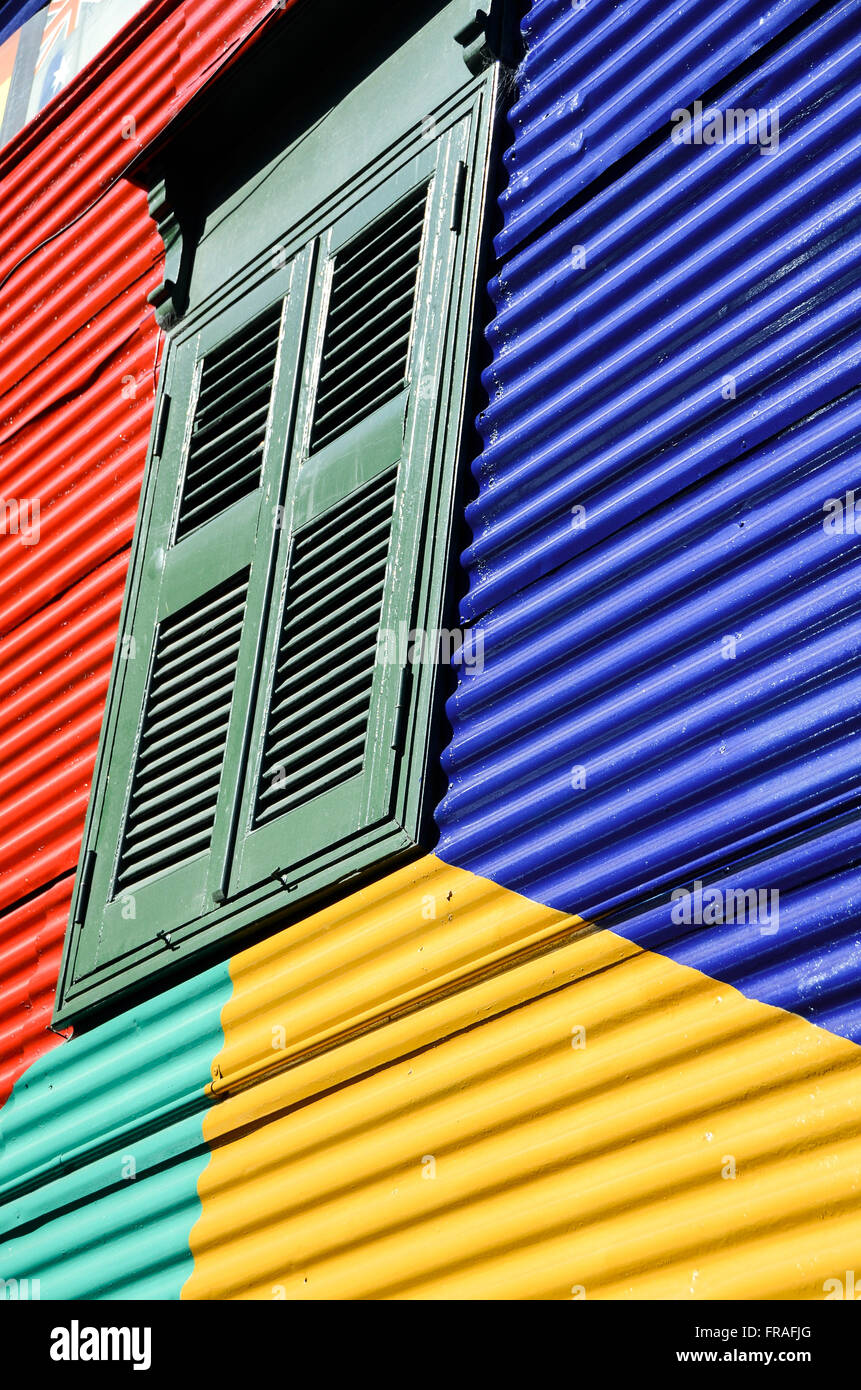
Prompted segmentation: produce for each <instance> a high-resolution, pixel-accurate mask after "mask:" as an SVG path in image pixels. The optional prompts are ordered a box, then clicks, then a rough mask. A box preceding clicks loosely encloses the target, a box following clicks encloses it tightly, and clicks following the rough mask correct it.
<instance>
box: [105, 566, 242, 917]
mask: <svg viewBox="0 0 861 1390" xmlns="http://www.w3.org/2000/svg"><path fill="white" fill-rule="evenodd" d="M247 592H248V570H244V571H242V572H241V573H240V574H237V575H234V576H233V577H232V578H231V579H229V580H227V581H225V583H224V584H222V585H220V586H219V588H218V589H217V590H215V591H214V592H213V591H210V592H209V593H206V594H204V595H203V596H202V597H201V598H199V599H196V600H195V601H194V603H191V604H188V606H187V607H186V608H184V609H182V610H181V611H180V612H179V613H176V614H174V616H173V617H171V618H167V619H165V621H164V622H162V623H161V625H160V627H159V630H158V634H157V637H156V646H155V656H154V658H153V668H152V675H151V679H150V685H149V691H148V693H147V700H146V706H145V709H144V716H143V725H142V730H141V737H140V744H139V748H138V755H137V760H136V762H135V771H134V777H133V779H132V790H131V797H130V801H129V810H128V813H127V817H126V823H125V827H124V831H123V840H122V845H121V848H120V856H119V864H118V867H117V876H116V885H115V887H116V891H117V892H119V891H122V890H125V889H128V888H131V887H133V886H134V885H135V884H137V883H139V882H141V880H142V879H144V878H147V877H149V876H150V875H151V874H154V873H164V872H165V871H166V870H168V869H173V868H176V867H177V866H178V865H179V864H181V863H183V862H184V861H185V860H186V859H188V858H190V857H191V856H192V855H194V854H197V853H199V852H200V851H201V850H204V849H207V848H208V847H209V843H210V838H211V835H212V827H213V824H214V821H215V809H216V802H217V800H218V789H219V784H220V781H221V767H222V762H223V759H224V745H225V741H226V738H227V726H228V721H229V718H230V705H231V701H232V698H233V687H234V683H235V680H236V667H237V659H238V655H239V638H238V629H237V623H236V618H237V614H238V613H239V614H241V613H242V612H243V611H244V606H245V599H246V595H247ZM180 655H181V656H182V658H183V660H184V670H183V680H182V682H181V684H179V685H178V683H177V658H178V657H179V656H180Z"/></svg>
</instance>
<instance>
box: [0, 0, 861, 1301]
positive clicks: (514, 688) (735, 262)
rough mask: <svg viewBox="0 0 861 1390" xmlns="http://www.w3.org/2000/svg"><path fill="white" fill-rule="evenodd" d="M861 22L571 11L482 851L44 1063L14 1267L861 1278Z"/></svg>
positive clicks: (544, 19) (464, 800) (512, 446)
mask: <svg viewBox="0 0 861 1390" xmlns="http://www.w3.org/2000/svg"><path fill="white" fill-rule="evenodd" d="M857 11H858V6H857V5H851V6H850V5H846V4H844V5H828V6H824V5H819V6H810V5H802V4H789V3H785V4H780V3H778V4H775V5H774V6H772V8H771V9H770V10H769V11H768V12H767V13H765V14H757V13H756V12H755V11H754V10H753V7H752V6H750V5H746V4H741V3H728V4H725V5H723V6H719V7H718V9H717V10H716V11H715V10H714V9H713V8H709V9H707V8H706V6H705V5H704V4H697V5H693V6H685V7H683V8H682V9H679V8H678V7H676V8H671V7H666V8H663V7H662V8H660V9H658V10H655V8H654V7H647V6H646V5H645V4H637V3H632V4H630V5H627V6H624V7H621V6H620V7H615V6H613V5H611V4H609V3H606V4H603V3H601V0H589V3H588V4H587V5H586V6H585V7H584V8H583V9H581V10H577V9H574V8H573V7H572V6H571V5H570V3H568V0H553V3H550V0H535V3H534V4H533V6H532V10H531V12H530V16H529V18H528V20H527V23H526V26H525V28H526V36H527V41H528V56H527V59H526V62H525V65H524V68H523V72H522V82H523V91H522V96H521V99H520V101H519V102H518V104H517V107H516V108H515V112H514V122H515V132H516V137H515V144H514V149H513V151H512V154H511V156H510V162H511V170H512V175H513V177H512V182H511V185H510V188H509V190H508V192H507V193H506V195H505V197H504V199H503V202H504V208H505V216H506V222H505V228H504V230H503V232H502V234H501V236H500V238H499V242H498V250H499V252H500V256H501V263H500V272H499V274H498V276H497V277H496V279H495V281H494V285H493V293H494V298H495V301H496V305H497V314H496V318H495V320H494V323H493V325H492V326H491V329H490V338H491V343H492V346H493V350H494V360H493V364H492V366H491V367H490V369H489V371H488V374H487V385H488V391H489V396H490V401H491V404H490V405H489V407H488V409H487V411H486V412H485V414H484V418H483V421H482V427H483V430H484V439H485V448H484V452H483V454H482V457H481V459H480V460H479V461H478V463H477V465H476V472H477V476H478V479H479V496H478V499H477V501H476V502H475V503H474V504H473V506H472V507H471V508H470V519H471V521H472V524H473V527H474V536H475V538H474V542H473V545H472V546H471V547H470V550H469V551H468V553H467V556H466V560H467V563H468V566H469V568H470V591H469V594H468V597H467V599H466V600H465V605H464V617H465V620H467V621H475V622H477V623H478V625H479V626H480V627H481V629H482V631H483V633H484V636H485V647H484V657H485V667H484V670H483V671H482V672H481V673H480V674H475V675H472V676H470V677H468V678H465V679H464V680H463V681H462V683H461V686H460V689H459V690H458V693H457V695H456V696H455V698H454V699H453V701H452V703H451V707H450V708H451V716H452V723H453V726H454V737H453V741H452V744H451V748H450V750H449V752H448V754H447V759H446V761H447V767H448V769H449V771H450V774H451V779H452V780H451V788H450V792H449V794H448V796H447V798H446V800H445V802H444V803H443V806H442V807H441V809H440V813H439V819H440V824H441V828H442V857H441V858H437V857H435V856H427V857H426V858H424V859H422V860H420V861H418V863H416V864H413V865H410V866H408V867H407V868H404V869H401V870H399V871H397V872H396V873H394V874H390V875H388V876H386V877H384V878H383V879H381V880H380V881H379V882H378V883H376V884H374V885H372V886H370V887H367V888H365V889H363V890H361V891H360V892H358V893H355V894H353V895H351V896H350V897H348V898H346V899H345V900H343V901H342V902H339V903H336V904H334V905H333V906H332V907H329V908H327V909H325V910H324V911H323V912H320V913H316V914H314V915H313V916H311V917H309V918H308V919H306V920H305V921H303V922H300V923H298V924H295V925H293V926H291V927H290V928H288V929H287V930H286V931H283V932H281V933H278V934H277V935H276V936H274V937H273V938H271V939H269V940H267V941H264V942H262V943H261V944H260V945H258V946H255V947H253V948H251V949H250V950H247V951H243V952H242V953H241V954H239V955H238V956H237V957H235V958H234V959H233V960H232V961H231V963H230V982H228V980H227V977H226V973H225V972H224V971H223V970H220V969H216V970H215V971H210V972H208V973H207V974H205V975H203V976H201V977H200V978H199V979H198V980H197V981H192V982H191V983H189V984H188V985H184V986H181V987H178V988H176V989H172V990H170V991H168V992H167V993H166V994H165V995H163V996H161V998H160V999H157V1000H154V1001H152V1002H151V1003H150V1004H147V1005H145V1006H143V1007H142V1008H141V1009H138V1010H135V1011H133V1012H132V1013H130V1014H126V1015H123V1016H122V1017H121V1018H119V1019H117V1020H115V1021H114V1022H112V1023H109V1024H104V1025H101V1026H100V1027H99V1028H97V1029H94V1030H93V1031H92V1032H90V1033H88V1034H86V1035H83V1036H81V1037H79V1038H76V1039H74V1040H73V1041H72V1042H71V1043H70V1044H69V1045H68V1047H66V1048H64V1049H62V1050H60V1051H59V1052H56V1051H54V1052H52V1053H51V1054H50V1055H48V1056H47V1057H42V1058H41V1059H40V1060H39V1061H37V1062H36V1063H35V1065H33V1066H32V1067H31V1068H30V1070H29V1071H28V1072H27V1073H26V1075H25V1076H24V1077H23V1078H22V1079H20V1080H19V1081H18V1083H17V1085H16V1088H15V1092H14V1095H13V1099H12V1101H11V1102H10V1103H9V1104H8V1105H7V1107H6V1108H5V1111H4V1113H3V1117H2V1120H0V1146H2V1163H0V1183H2V1184H3V1186H2V1189H0V1197H2V1198H5V1200H6V1202H7V1206H6V1213H7V1220H8V1221H10V1222H11V1224H12V1225H13V1226H14V1229H15V1236H14V1239H10V1240H8V1241H7V1243H6V1244H5V1245H4V1246H0V1274H2V1276H3V1277H4V1278H8V1277H18V1278H25V1277H30V1278H33V1277H39V1278H41V1279H42V1280H43V1295H44V1296H51V1295H52V1294H54V1295H56V1296H62V1297H74V1296H94V1295H101V1296H127V1295H130V1294H135V1293H144V1294H154V1295H156V1296H161V1297H168V1296H175V1295H176V1293H177V1292H178V1291H179V1288H180V1285H183V1293H184V1295H185V1296H186V1297H225V1296H229V1297H263V1298H281V1297H321V1296H322V1297H395V1296H397V1297H423V1296H424V1297H427V1296H448V1297H548V1298H550V1297H553V1298H571V1297H575V1298H576V1297H581V1296H585V1297H587V1298H594V1297H612V1298H624V1297H629V1296H632V1295H634V1296H640V1297H653V1298H663V1297H672V1298H708V1297H713V1298H727V1297H739V1296H747V1297H752V1298H771V1297H777V1298H790V1297H804V1298H821V1297H822V1296H823V1293H824V1283H825V1281H826V1280H828V1279H838V1280H839V1279H841V1278H842V1277H843V1275H844V1273H845V1271H846V1270H848V1269H853V1268H856V1267H857V1265H856V1260H857V1258H858V1251H859V1249H861V1195H860V1194H861V1149H859V1140H858V1135H859V1113H858V1112H859V1105H861V1088H859V1071H861V1051H859V1049H858V1046H857V1044H856V1043H855V1042H854V1041H851V1039H853V1038H856V1037H857V1036H858V1019H859V1011H858V997H857V981H858V961H859V952H858V944H857V931H856V917H857V909H856V892H857V890H856V886H855V878H856V877H857V875H858V869H859V856H858V852H857V849H856V838H857V837H856V836H855V833H854V823H853V821H854V819H855V818H856V809H857V808H856V790H855V788H856V780H857V774H856V771H855V765H856V764H855V761H854V759H853V753H852V741H853V739H855V738H856V737H857V732H856V724H855V721H856V719H857V708H858V705H857V696H858V691H857V690H856V681H855V662H856V643H855V636H856V630H857V622H856V619H855V606H856V603H857V600H856V598H855V594H854V591H855V589H856V588H857V585H856V584H854V583H853V581H854V574H853V567H854V558H855V557H854V548H855V545H856V538H855V534H854V531H848V532H844V533H834V534H832V533H831V532H827V531H826V530H825V529H824V527H823V503H824V502H825V501H826V499H827V498H829V497H839V496H841V495H842V494H843V493H844V492H845V490H846V488H847V487H851V486H852V482H853V478H852V469H853V456H852V452H851V433H852V430H853V427H854V426H855V424H856V423H857V421H856V416H857V413H858V408H857V402H856V395H855V390H856V385H857V381H858V377H857V366H856V363H857V359H856V357H855V355H854V354H855V351H856V346H855V340H856V337H857V329H856V327H855V324H856V323H857V314H854V313H853V304H854V300H853V297H852V296H853V294H854V293H855V291H854V289H853V285H852V279H853V273H854V257H855V254H856V249H857V222H856V216H857V209H856V195H855V182H856V180H855V178H854V174H853V170H854V168H855V165H854V163H853V160H854V158H855V152H856V144H857V141H856V137H855V136H854V134H853V127H854V126H855V125H857V122H856V121H855V107H854V103H855V100H856V88H857V85H858V83H857V78H856V77H855V76H854V75H853V70H852V66H851V60H852V59H853V49H854V45H855V44H856V42H857V41H856V39H855V38H854V37H853V32H852V31H853V27H857V25H853V20H855V19H856V18H857ZM697 98H699V99H702V100H704V101H706V102H709V101H714V102H715V103H717V104H719V105H721V106H723V107H725V106H728V105H736V104H737V105H752V106H755V107H766V106H769V105H775V104H776V105H777V106H778V107H779V110H780V113H781V125H780V148H779V151H778V153H777V154H775V155H760V153H759V152H758V150H757V149H756V147H738V146H735V147H727V146H710V147H697V146H691V147H685V146H674V145H673V144H672V142H671V140H670V135H669V131H670V118H671V114H672V110H673V109H674V108H675V107H679V106H684V105H690V104H691V103H692V102H693V101H694V100H695V99H697ZM144 283H146V272H144V271H143V270H142V271H141V279H140V281H139V285H140V287H142V286H143V285H144ZM727 378H731V379H732V389H730V384H729V383H728V381H727ZM123 408H124V409H127V410H128V409H129V407H128V405H125V406H124V407H123ZM579 509H583V510H582V511H581V510H579ZM120 554H121V552H117V556H119V555H120ZM110 562H111V557H110V556H105V558H104V563H105V564H106V565H107V564H108V563H110ZM116 563H117V564H119V563H120V560H119V558H117V559H116ZM110 592H112V591H111V590H110V589H109V586H105V587H104V588H102V589H100V588H99V587H98V586H95V587H94V588H93V589H92V591H90V592H89V597H87V598H85V599H84V600H82V602H81V604H80V605H79V606H78V608H74V607H73V608H72V609H70V612H81V611H83V612H85V613H86V612H90V611H92V610H94V609H95V608H97V607H98V604H99V603H100V602H102V603H104V605H105V613H106V614H107V613H108V611H109V607H110V601H109V597H108V595H109V593H110ZM88 605H89V607H88ZM108 621H109V619H108V618H107V617H105V622H108ZM87 631H90V629H87ZM99 631H100V629H99V628H98V624H97V623H94V625H93V628H92V644H93V649H94V650H96V649H97V647H98V642H99V640H100V639H99V636H98V633H99ZM61 645H62V644H61V639H60V638H59V636H58V637H57V646H56V650H57V651H58V652H59V651H60V649H61ZM52 650H53V648H52ZM58 660H59V658H58ZM88 661H89V664H88ZM47 669H50V667H48V668H47ZM26 675H27V670H26V667H25V668H23V674H22V675H21V676H20V677H19V678H18V679H19V680H23V681H25V682H26ZM75 679H80V682H81V688H82V689H91V690H93V691H94V690H95V686H96V681H97V675H96V668H95V665H94V663H93V659H92V658H87V659H84V660H82V665H81V668H80V673H79V676H78V677H75ZM12 688H13V689H18V688H19V686H13V687H12ZM21 688H23V686H22V687H21ZM55 727H57V728H59V729H60V731H61V732H60V733H59V734H58V735H56V736H57V737H60V738H62V728H63V727H64V726H63V724H62V721H61V720H58V721H56V722H55ZM40 746H41V745H40ZM444 861H448V862H444ZM470 870H476V871H477V873H473V872H470ZM697 878H701V879H704V880H705V881H706V882H708V883H710V884H714V885H715V886H717V887H721V888H723V887H732V888H743V887H746V886H753V887H757V888H763V889H766V890H768V891H772V890H778V891H779V893H780V899H779V902H780V911H779V922H778V924H777V926H778V929H777V931H776V932H771V930H770V927H771V925H773V920H769V922H768V925H767V927H766V930H764V931H763V930H760V925H762V924H759V925H754V926H753V927H751V925H750V924H745V925H744V926H739V925H737V924H732V925H725V926H717V927H714V928H712V929H710V930H709V931H702V930H696V929H690V930H688V929H685V928H684V927H679V926H677V925H675V924H674V923H673V921H672V917H671V905H670V900H669V894H670V891H671V889H672V888H674V887H683V886H690V885H691V884H692V883H693V881H694V880H695V879H697ZM67 880H68V875H66V878H65V879H64V880H61V883H64V882H67ZM513 890H517V891H516V892H515V891H513ZM55 891H56V893H57V903H56V907H57V912H58V913H59V911H60V903H61V900H62V891H63V889H62V888H61V886H59V885H58V886H57V887H56V890H55ZM33 901H36V898H35V897H34V899H33ZM543 904H547V906H545V905H543ZM21 910H22V911H23V909H21ZM12 915H13V912H12V911H11V910H10V911H9V912H8V913H7V917H8V919H9V920H11V919H12ZM595 917H598V918H600V922H599V924H598V925H597V926H596V925H594V923H593V921H592V920H591V919H593V918H595ZM41 920H42V921H43V922H44V924H45V925H44V928H41V927H38V928H37V926H36V925H35V922H34V920H33V919H30V920H29V925H27V926H26V927H25V926H24V919H23V918H21V925H20V928H19V931H20V932H25V933H26V938H25V939H26V943H27V946H26V948H22V951H26V950H27V949H30V943H31V942H32V941H33V940H35V939H36V933H37V931H39V930H43V932H44V938H45V941H46V943H47V944H46V951H50V950H51V949H56V947H55V946H54V947H53V948H52V947H51V945H50V942H51V941H52V940H53V937H52V935H51V932H52V930H53V928H52V927H51V926H50V925H49V924H50V923H51V922H52V920H53V919H52V918H51V914H50V912H48V913H47V914H46V915H45V916H43V918H42V919H41ZM608 926H612V928H613V930H607V927H608ZM0 939H2V938H0ZM9 939H10V941H13V942H14V941H15V940H16V939H18V940H20V937H19V936H16V933H15V932H14V931H13V932H12V933H11V935H10V938H9ZM3 959H7V957H6V956H4V957H3ZM8 959H9V960H10V961H11V962H12V965H11V968H10V969H9V974H8V978H9V980H10V981H11V985H10V987H11V988H13V989H15V988H18V987H19V985H18V984H17V983H16V982H17V981H19V980H21V979H23V978H24V977H23V976H22V973H21V967H20V961H21V960H22V959H23V954H22V952H19V954H18V956H17V957H14V955H9V957H8ZM16 960H17V961H18V962H19V964H16V963H15V961H16ZM16 972H17V973H16ZM46 973H48V972H47V970H46ZM727 982H729V983H727ZM734 985H737V986H738V987H737V988H734V987H733V986H734ZM229 991H230V992H229ZM36 993H37V996H38V997H39V998H41V997H42V996H41V994H40V993H39V991H37V992H36ZM228 993H229V997H228ZM775 1006H779V1007H775ZM219 1008H220V1009H221V1023H222V1025H223V1046H221V1032H220V1030H219V1021H218V1011H219ZM13 1013H14V1010H13ZM799 1015H807V1017H800V1016H799ZM15 1016H16V1017H17V1018H18V1020H19V1022H20V1012H19V1013H17V1014H15ZM811 1020H812V1021H811ZM841 1035H843V1036H841ZM3 1036H4V1038H6V1037H8V1038H10V1039H11V1038H12V1036H13V1035H12V1031H11V1029H10V1030H9V1031H8V1033H5V1034H3ZM14 1045H15V1044H14V1043H13V1044H12V1046H14ZM24 1046H25V1049H26V1036H25V1040H24ZM210 1061H211V1073H209V1080H210V1085H209V1087H208V1091H207V1090H205V1083H206V1081H207V1076H208V1072H207V1068H208V1066H209V1063H210ZM70 1136H71V1139H70ZM204 1139H205V1141H206V1144H205V1145H204V1144H203V1142H202V1141H203V1140H204ZM207 1150H208V1152H209V1158H208V1162H207ZM60 1155H62V1157H59V1156H60ZM129 1159H133V1160H134V1166H133V1172H134V1176H130V1173H131V1172H132V1169H131V1168H130V1166H129ZM195 1180H197V1183H198V1190H199V1199H200V1204H198V1197H197V1194H196V1193H195V1192H194V1190H193V1189H194V1183H195ZM195 1218H197V1219H195ZM193 1222H194V1225H193V1229H191V1236H190V1241H191V1251H192V1252H193V1263H192V1259H191V1257H190V1255H189V1250H188V1239H189V1235H188V1233H189V1228H191V1227H192V1223H193ZM103 1233H106V1234H105V1235H103ZM183 1281H185V1282H184V1284H183Z"/></svg>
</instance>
